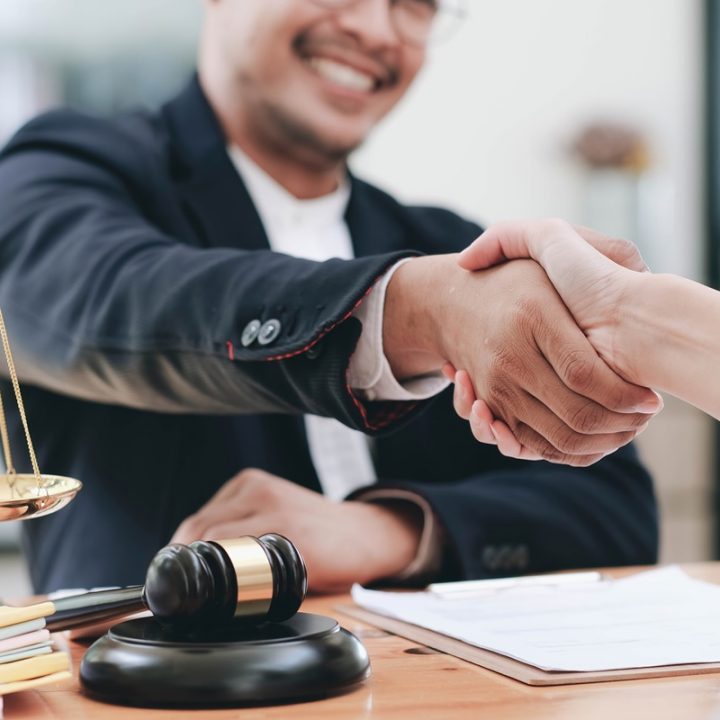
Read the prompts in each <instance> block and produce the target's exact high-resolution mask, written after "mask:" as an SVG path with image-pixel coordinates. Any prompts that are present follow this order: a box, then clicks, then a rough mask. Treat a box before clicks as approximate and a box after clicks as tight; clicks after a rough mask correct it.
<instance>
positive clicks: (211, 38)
mask: <svg viewBox="0 0 720 720" xmlns="http://www.w3.org/2000/svg"><path fill="white" fill-rule="evenodd" d="M208 12H209V16H208V28H207V30H208V32H207V33H206V38H205V39H206V42H208V43H211V44H213V45H214V46H215V47H214V49H212V50H211V52H212V53H213V54H214V55H215V57H216V60H217V61H218V62H220V63H222V64H223V66H224V70H225V71H228V72H229V73H230V78H231V82H232V85H231V86H232V92H237V93H238V98H237V101H236V102H234V103H233V104H234V105H236V106H237V107H239V108H241V109H242V112H243V113H244V114H245V116H246V118H245V119H246V122H247V123H248V124H249V127H250V128H251V129H252V131H253V132H261V133H265V134H266V135H267V134H268V133H270V134H271V137H273V138H274V139H275V140H278V139H282V140H284V141H288V140H289V141H291V142H301V143H304V144H305V145H306V146H309V147H311V148H312V149H313V150H315V151H319V152H321V153H325V154H328V155H331V156H339V157H342V156H344V155H346V154H347V153H349V152H350V151H351V150H353V149H354V148H355V147H357V146H358V145H359V144H360V143H361V142H362V141H363V140H364V139H365V137H366V136H367V134H368V133H369V132H370V130H372V128H373V127H374V126H375V125H376V124H377V123H378V121H379V120H380V119H381V118H383V117H384V116H385V115H386V113H387V112H388V111H389V110H390V109H391V108H392V107H393V106H394V105H395V103H396V102H397V101H398V100H399V99H400V98H401V97H402V96H403V94H404V93H405V91H406V90H407V88H408V86H409V85H410V83H411V82H412V80H413V79H414V78H415V76H416V74H417V73H418V71H419V70H420V68H421V66H422V64H423V61H424V59H425V48H424V47H423V46H419V45H417V44H410V43H407V42H406V41H404V40H403V39H402V38H401V37H400V36H399V35H398V33H397V30H396V28H395V26H394V24H393V20H392V18H391V15H390V1H389V0H359V1H357V2H355V3H353V4H351V5H350V6H349V7H345V8H340V9H334V10H333V9H327V8H325V7H322V6H321V5H317V4H315V3H314V2H313V1H312V0H209V3H208Z"/></svg>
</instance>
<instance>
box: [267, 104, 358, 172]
mask: <svg viewBox="0 0 720 720" xmlns="http://www.w3.org/2000/svg"><path fill="white" fill-rule="evenodd" d="M264 115H265V116H266V117H265V121H266V122H267V124H266V125H265V129H266V132H268V131H269V133H268V134H269V135H270V136H271V138H272V141H274V143H273V144H275V145H276V147H277V148H278V150H281V151H283V152H285V153H287V154H289V155H292V156H293V157H296V158H298V159H299V160H301V161H302V162H305V163H307V164H308V165H310V166H317V167H318V169H324V168H327V167H333V166H337V165H338V164H341V163H344V162H345V161H346V160H347V157H348V155H350V153H352V152H353V151H354V150H356V149H357V148H358V147H360V145H361V144H362V140H359V141H358V142H355V143H342V142H339V141H333V140H332V139H330V138H328V137H327V136H324V135H322V134H321V133H320V132H318V131H316V130H315V129H314V128H312V127H310V125H309V124H307V123H303V122H302V121H299V120H298V119H297V118H296V117H292V116H291V115H290V114H289V113H287V112H285V111H284V110H283V109H280V108H277V107H267V108H266V109H265V113H264Z"/></svg>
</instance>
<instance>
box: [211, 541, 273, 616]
mask: <svg viewBox="0 0 720 720" xmlns="http://www.w3.org/2000/svg"><path fill="white" fill-rule="evenodd" d="M215 543H217V544H218V545H220V547H222V549H223V550H225V552H226V553H227V554H228V557H229V558H230V561H231V562H232V565H233V567H234V568H235V577H236V578H237V606H236V607H235V617H249V616H252V615H266V614H267V612H268V610H269V609H270V603H271V602H272V598H273V573H272V567H271V565H270V558H269V557H268V556H267V553H266V552H265V549H264V548H263V546H262V545H261V544H260V543H259V542H258V541H257V539H256V538H253V537H241V538H234V539H229V540H215Z"/></svg>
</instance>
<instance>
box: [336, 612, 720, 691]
mask: <svg viewBox="0 0 720 720" xmlns="http://www.w3.org/2000/svg"><path fill="white" fill-rule="evenodd" d="M336 609H337V610H338V611H339V612H342V613H343V614H344V615H348V616H350V617H352V618H355V619H357V620H361V621H362V622H365V623H367V624H368V625H372V626H374V627H377V628H380V629H381V630H387V631H388V632H390V633H392V634H393V635H399V636H400V637H404V638H407V639H408V640H412V641H413V642H416V643H420V644H421V645H425V646H427V647H430V648H433V649H434V650H439V651H440V652H443V653H446V654H448V655H454V656H455V657H458V658H460V659H461V660H466V661H467V662H471V663H473V664H475V665H479V666H480V667H483V668H485V669H486V670H492V671H493V672H496V673H499V674H500V675H505V676H506V677H509V678H513V679H514V680H519V681H520V682H522V683H525V685H532V686H536V687H543V686H552V685H579V684H582V683H598V682H612V681H615V680H640V679H649V678H665V677H675V676H678V677H679V676H683V675H706V674H710V673H718V672H720V663H701V664H692V665H661V666H658V667H644V668H626V669H624V670H602V671H593V672H547V671H545V670H540V669H539V668H536V667H534V666H532V665H528V664H526V663H522V662H519V661H518V660H513V659H512V658H509V657H506V656H505V655H500V654H498V653H494V652H491V651H489V650H483V649H482V648H478V647H475V646H474V645H470V644H469V643H466V642H463V641H462V640H456V639H455V638H451V637H448V636H447V635H442V634H440V633H437V632H434V631H433V630H427V629H425V628H422V627H419V626H418V625H412V624H411V623H406V622H403V621H402V620H396V619H395V618H390V617H387V616H385V615H381V614H379V613H374V612H371V611H369V610H365V609H363V608H360V607H358V606H357V605H339V606H337V608H336Z"/></svg>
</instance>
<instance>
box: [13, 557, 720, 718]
mask: <svg viewBox="0 0 720 720" xmlns="http://www.w3.org/2000/svg"><path fill="white" fill-rule="evenodd" d="M686 570H687V571H688V572H689V573H690V574H691V575H693V576H694V577H697V578H701V579H704V580H708V581H711V582H716V583H718V584H720V563H708V564H701V565H689V566H686ZM626 572H627V571H622V572H616V573H615V574H617V575H620V574H626ZM347 601H348V598H347V597H346V596H334V597H323V598H311V599H309V600H308V601H307V602H306V603H305V605H304V606H303V610H306V611H308V612H318V613H324V614H326V615H332V616H334V617H337V619H338V620H339V621H340V622H341V624H342V625H344V626H345V627H346V628H348V629H349V630H351V631H352V632H354V633H355V634H356V635H357V636H358V637H359V638H360V639H361V640H362V641H363V643H364V644H365V646H366V647H367V649H368V652H369V654H370V660H371V663H372V670H373V674H372V677H371V678H370V679H369V680H368V681H367V682H366V683H365V684H364V685H362V686H360V687H359V688H358V689H356V690H354V691H352V692H350V693H348V694H346V695H342V696H340V697H335V698H332V699H328V700H322V701H317V702H310V703H303V704H297V705H285V706H281V707H276V708H250V709H243V710H237V709H235V710H212V711H211V710H201V711H195V712H194V713H193V712H192V711H185V712H183V711H178V710H172V711H163V710H153V711H150V710H147V709H143V708H127V707H116V706H112V705H105V704H102V703H99V702H95V701H93V700H90V699H88V698H86V697H84V696H83V695H82V694H81V693H80V689H79V685H78V682H77V669H78V666H79V664H80V660H81V658H82V654H83V652H84V650H85V646H83V645H80V644H77V643H70V644H69V645H70V650H71V652H72V657H73V666H74V671H75V679H74V680H73V681H72V682H70V681H68V682H66V683H64V684H60V685H57V686H55V687H52V688H49V689H46V690H38V691H33V692H26V693H19V694H16V695H10V696H7V697H6V698H5V717H6V718H7V719H8V720H15V719H16V718H24V719H29V718H32V720H43V719H45V718H48V719H49V718H72V719H73V720H82V719H84V718H93V720H94V719H95V718H109V719H113V720H115V719H118V720H120V719H125V718H127V719H128V720H131V719H132V720H141V719H147V720H149V719H150V718H152V719H153V720H154V719H155V718H157V719H158V720H161V719H167V720H169V719H170V718H182V717H191V716H194V717H202V718H210V719H212V720H214V719H215V718H217V719H218V720H220V719H222V718H240V719H245V718H247V719H248V720H251V719H255V718H258V719H259V718H262V719H263V720H272V719H274V718H283V719H287V718H298V719H304V720H332V719H333V718H343V719H345V718H389V719H392V718H416V717H417V718H422V720H434V719H435V718H437V719H438V720H440V719H442V720H445V719H446V718H473V719H475V718H488V720H515V719H516V718H517V720H527V718H533V720H550V719H552V720H578V719H580V718H582V720H594V719H595V718H598V719H600V718H601V719H602V720H615V718H617V719H618V720H621V719H624V718H634V719H635V720H642V719H643V718H653V720H661V719H664V718H667V719H668V720H678V718H682V719H683V720H695V719H698V720H699V719H700V718H702V719H703V720H710V719H711V718H712V719H713V720H717V718H720V675H701V676H695V677H675V678H665V679H653V680H632V681H623V682H611V683H599V684H594V685H590V684H588V685H573V686H565V687H552V688H533V687H528V686H526V685H523V684H522V683H520V682H516V681H515V680H510V679H508V678H506V677H503V676H502V675H497V674H495V673H493V672H490V671H489V670H484V669H483V668H480V667H476V666H474V665H471V664H469V663H466V662H464V661H462V660H458V659H457V658H454V657H451V656H449V655H444V654H442V653H439V652H435V651H433V650H429V649H426V648H424V647H422V646H419V645H416V644H415V643H413V642H410V641H409V640H404V639H403V638H400V637H396V636H394V635H390V634H388V633H386V632H383V631H381V630H377V629H375V628H372V627H370V626H368V625H365V624H363V623H362V622H360V621H358V620H354V619H352V618H349V617H347V616H343V615H342V614H341V613H339V612H337V611H336V610H335V607H336V606H337V605H339V604H341V603H343V602H347Z"/></svg>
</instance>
